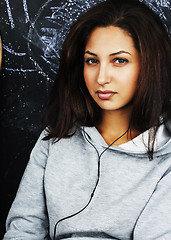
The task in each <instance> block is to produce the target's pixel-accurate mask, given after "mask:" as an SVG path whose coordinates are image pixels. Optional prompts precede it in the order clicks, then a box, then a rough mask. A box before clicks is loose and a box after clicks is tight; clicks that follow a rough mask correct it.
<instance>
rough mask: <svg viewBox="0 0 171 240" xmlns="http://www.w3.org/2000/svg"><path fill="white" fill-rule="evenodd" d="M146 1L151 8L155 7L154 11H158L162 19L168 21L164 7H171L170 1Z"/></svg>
mask: <svg viewBox="0 0 171 240" xmlns="http://www.w3.org/2000/svg"><path fill="white" fill-rule="evenodd" d="M144 1H145V3H146V4H147V5H148V6H149V7H150V8H151V9H153V11H154V12H156V13H157V14H158V15H159V17H160V18H161V19H162V20H164V21H167V17H166V15H165V13H164V11H163V9H162V8H170V5H171V4H170V1H168V0H144ZM155 5H156V6H155Z"/></svg>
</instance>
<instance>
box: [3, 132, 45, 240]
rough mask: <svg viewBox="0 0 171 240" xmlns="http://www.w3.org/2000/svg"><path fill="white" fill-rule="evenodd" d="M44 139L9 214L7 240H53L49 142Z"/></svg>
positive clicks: (22, 181) (34, 155) (28, 166)
mask: <svg viewBox="0 0 171 240" xmlns="http://www.w3.org/2000/svg"><path fill="white" fill-rule="evenodd" d="M44 134H45V132H42V134H41V135H40V137H39V139H38V141H37V143H36V145H35V147H34V148H33V150H32V153H31V155H30V160H29V163H28V165H27V167H26V170H25V173H24V175H23V177H22V180H21V183H20V186H19V189H18V192H17V195H16V198H15V200H14V202H13V204H12V207H11V209H10V211H9V214H8V218H7V223H6V228H7V232H6V234H5V235H4V240H10V239H13V240H15V239H16V240H40V239H46V240H47V239H50V238H49V235H48V226H49V223H48V217H47V210H46V203H45V196H44V171H45V167H46V161H47V158H48V148H49V147H48V145H49V142H48V141H43V140H42V138H43V137H44Z"/></svg>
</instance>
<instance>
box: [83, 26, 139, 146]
mask: <svg viewBox="0 0 171 240" xmlns="http://www.w3.org/2000/svg"><path fill="white" fill-rule="evenodd" d="M139 71H140V57H139V53H138V51H137V50H136V49H135V47H134V42H133V39H132V37H131V36H130V35H129V34H128V33H127V32H126V31H124V30H123V29H121V28H118V27H114V26H108V27H98V28H96V29H95V30H94V31H93V32H92V33H91V35H90V37H89V39H88V42H87V44H86V47H85V54H84V79H85V83H86V86H87V89H88V91H89V93H90V95H91V96H92V98H93V99H94V100H95V102H96V103H97V104H98V105H99V106H100V108H101V109H102V121H101V123H100V125H99V126H97V129H98V130H99V132H100V133H101V135H102V137H103V138H104V139H105V141H106V142H107V143H108V144H111V142H113V141H114V139H116V138H118V137H119V136H120V135H122V134H123V133H124V132H125V131H126V130H127V129H128V127H129V121H130V116H131V112H132V104H131V103H132V101H133V97H134V94H135V90H136V86H137V80H138V76H139ZM138 134H139V133H138V132H136V131H134V130H131V137H130V136H129V137H128V135H125V136H123V137H122V138H121V139H120V140H118V141H117V142H116V143H115V145H120V144H122V143H125V142H127V141H129V140H131V139H132V138H134V137H135V136H137V135H138Z"/></svg>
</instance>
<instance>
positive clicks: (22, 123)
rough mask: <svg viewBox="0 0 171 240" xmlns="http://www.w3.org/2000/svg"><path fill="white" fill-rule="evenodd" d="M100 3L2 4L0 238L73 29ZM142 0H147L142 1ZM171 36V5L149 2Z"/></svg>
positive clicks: (20, 0) (19, 0)
mask: <svg viewBox="0 0 171 240" xmlns="http://www.w3.org/2000/svg"><path fill="white" fill-rule="evenodd" d="M100 1H101V0H89V1H85V0H0V33H1V35H2V44H3V63H2V71H1V73H0V89H1V90H0V99H1V108H0V116H1V121H0V134H1V138H0V140H1V143H0V146H1V152H0V161H1V164H0V166H1V167H0V183H1V186H0V189H1V195H0V203H1V205H0V207H1V208H0V224H1V226H0V227H1V229H0V232H1V233H0V238H2V236H3V233H4V231H5V230H4V223H5V219H6V216H7V213H8V211H9V208H10V206H11V203H12V201H13V199H14V197H15V194H16V191H17V188H18V184H19V182H20V180H21V176H22V174H23V171H24V169H25V166H26V164H27V162H28V159H29V154H30V151H31V149H32V148H33V146H34V144H35V141H36V139H37V137H38V135H39V134H40V131H41V114H42V110H43V108H44V106H45V104H46V102H47V98H48V95H49V91H50V88H51V85H52V83H53V80H54V78H55V75H56V72H57V69H58V63H59V55H60V49H61V45H62V43H63V40H64V38H65V35H66V33H67V32H68V29H69V26H70V24H71V23H72V22H73V21H74V20H75V19H76V18H77V17H78V15H79V14H80V13H81V12H83V11H85V10H86V9H87V8H89V7H90V6H92V5H94V4H96V3H98V2H100ZM142 1H143V0H142ZM144 2H145V3H147V4H148V5H149V6H150V7H151V8H152V9H153V10H154V11H156V12H157V13H158V14H159V15H160V17H161V18H162V19H163V21H164V22H165V23H166V26H167V28H168V32H170V34H171V2H170V1H168V0H149V1H146V0H144Z"/></svg>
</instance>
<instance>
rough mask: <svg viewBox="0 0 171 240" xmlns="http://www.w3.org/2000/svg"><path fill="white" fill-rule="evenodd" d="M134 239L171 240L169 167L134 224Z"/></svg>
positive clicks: (170, 177)
mask: <svg viewBox="0 0 171 240" xmlns="http://www.w3.org/2000/svg"><path fill="white" fill-rule="evenodd" d="M133 239H135V240H171V167H170V168H169V169H168V170H167V171H166V172H165V174H164V175H163V177H162V178H161V179H160V181H159V182H158V184H157V187H156V189H155V191H154V193H153V195H152V197H151V199H150V200H149V202H148V203H147V205H146V207H145V208H144V211H143V212H142V214H141V216H140V217H139V220H138V222H137V224H136V227H135V231H134V238H133Z"/></svg>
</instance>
